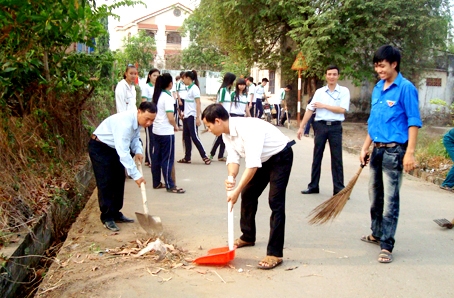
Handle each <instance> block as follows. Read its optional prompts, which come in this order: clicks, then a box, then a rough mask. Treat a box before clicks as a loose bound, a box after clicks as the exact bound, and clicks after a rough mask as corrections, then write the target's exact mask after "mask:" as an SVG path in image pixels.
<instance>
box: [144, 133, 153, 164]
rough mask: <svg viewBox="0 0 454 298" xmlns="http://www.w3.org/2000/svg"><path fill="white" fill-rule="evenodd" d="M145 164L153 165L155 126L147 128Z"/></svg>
mask: <svg viewBox="0 0 454 298" xmlns="http://www.w3.org/2000/svg"><path fill="white" fill-rule="evenodd" d="M145 136H146V139H145V162H148V163H151V155H152V154H153V142H154V140H153V124H152V125H150V126H148V127H145Z"/></svg>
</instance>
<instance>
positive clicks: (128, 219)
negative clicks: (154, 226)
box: [115, 214, 134, 223]
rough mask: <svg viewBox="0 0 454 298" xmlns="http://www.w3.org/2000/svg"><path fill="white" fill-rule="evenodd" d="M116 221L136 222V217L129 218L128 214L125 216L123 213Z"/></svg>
mask: <svg viewBox="0 0 454 298" xmlns="http://www.w3.org/2000/svg"><path fill="white" fill-rule="evenodd" d="M115 222H126V223H129V222H134V219H131V218H127V217H126V216H124V215H123V214H122V215H121V216H119V217H117V218H115Z"/></svg>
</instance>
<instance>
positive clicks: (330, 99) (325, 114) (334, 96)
mask: <svg viewBox="0 0 454 298" xmlns="http://www.w3.org/2000/svg"><path fill="white" fill-rule="evenodd" d="M316 102H321V103H324V104H327V105H330V106H336V107H341V108H344V109H345V111H348V108H349V106H350V90H348V88H347V87H342V86H339V85H336V88H334V91H333V92H331V91H330V90H329V88H328V86H325V87H322V88H319V89H317V90H316V91H315V94H314V97H313V98H312V101H311V103H310V104H309V105H308V106H307V109H308V110H311V111H314V110H315V108H314V105H313V104H314V103H316ZM314 120H315V121H320V120H324V121H344V120H345V115H344V114H337V113H333V112H331V111H329V110H327V109H317V111H316V114H315V119H314Z"/></svg>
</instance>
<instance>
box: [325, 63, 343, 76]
mask: <svg viewBox="0 0 454 298" xmlns="http://www.w3.org/2000/svg"><path fill="white" fill-rule="evenodd" d="M332 69H337V74H340V70H339V67H337V65H334V64H333V65H330V66H328V67H327V68H326V71H325V73H327V72H328V70H332Z"/></svg>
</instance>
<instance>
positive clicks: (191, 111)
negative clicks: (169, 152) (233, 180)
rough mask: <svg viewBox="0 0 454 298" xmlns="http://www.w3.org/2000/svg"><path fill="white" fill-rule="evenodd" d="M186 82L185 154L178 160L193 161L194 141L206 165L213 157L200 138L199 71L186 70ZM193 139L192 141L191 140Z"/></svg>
mask: <svg viewBox="0 0 454 298" xmlns="http://www.w3.org/2000/svg"><path fill="white" fill-rule="evenodd" d="M183 81H184V84H185V85H186V88H187V90H188V93H187V98H185V101H184V119H183V141H184V149H185V155H184V158H182V159H180V160H178V161H177V162H179V163H191V153H192V142H194V145H195V146H196V147H197V150H198V151H199V154H200V156H201V157H202V159H203V162H204V163H205V164H206V165H209V164H211V159H209V158H208V156H207V155H206V153H205V149H204V148H203V146H202V142H201V141H200V139H199V134H198V127H199V126H200V124H202V120H201V118H200V114H201V113H202V112H201V104H200V89H199V81H198V79H197V72H196V71H195V70H190V71H187V72H185V74H184V77H183ZM191 141H192V142H191Z"/></svg>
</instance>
